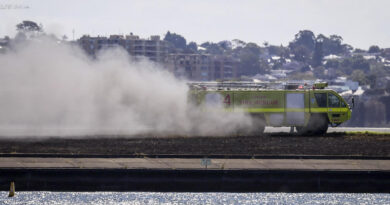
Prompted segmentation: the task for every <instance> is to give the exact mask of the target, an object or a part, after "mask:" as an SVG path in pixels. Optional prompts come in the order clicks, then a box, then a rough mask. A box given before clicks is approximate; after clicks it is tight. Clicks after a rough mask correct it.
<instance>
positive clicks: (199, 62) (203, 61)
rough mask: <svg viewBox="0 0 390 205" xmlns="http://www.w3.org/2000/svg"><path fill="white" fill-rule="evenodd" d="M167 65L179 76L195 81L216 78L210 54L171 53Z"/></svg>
mask: <svg viewBox="0 0 390 205" xmlns="http://www.w3.org/2000/svg"><path fill="white" fill-rule="evenodd" d="M167 67H168V70H169V71H171V72H172V73H174V75H175V76H177V77H181V78H186V79H188V80H193V81H209V80H214V64H213V58H212V56H210V55H206V54H184V53H180V54H170V55H169V56H168V59H167Z"/></svg>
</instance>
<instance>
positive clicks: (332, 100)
mask: <svg viewBox="0 0 390 205" xmlns="http://www.w3.org/2000/svg"><path fill="white" fill-rule="evenodd" d="M328 100H329V101H328V105H329V107H340V99H339V98H338V97H337V96H336V95H334V94H332V93H329V94H328Z"/></svg>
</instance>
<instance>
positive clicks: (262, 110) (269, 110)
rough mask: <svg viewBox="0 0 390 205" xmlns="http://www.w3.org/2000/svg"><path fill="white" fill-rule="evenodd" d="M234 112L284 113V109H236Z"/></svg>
mask: <svg viewBox="0 0 390 205" xmlns="http://www.w3.org/2000/svg"><path fill="white" fill-rule="evenodd" d="M235 110H236V111H241V112H242V111H245V112H284V108H236V109H235Z"/></svg>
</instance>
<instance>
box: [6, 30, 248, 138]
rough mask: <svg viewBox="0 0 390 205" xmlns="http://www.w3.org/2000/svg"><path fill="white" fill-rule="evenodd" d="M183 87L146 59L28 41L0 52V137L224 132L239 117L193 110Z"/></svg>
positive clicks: (240, 121)
mask: <svg viewBox="0 0 390 205" xmlns="http://www.w3.org/2000/svg"><path fill="white" fill-rule="evenodd" d="M187 92H188V88H187V85H186V83H185V82H184V81H180V80H177V79H175V78H174V76H173V75H171V74H170V73H168V72H167V71H165V69H164V68H163V67H161V66H159V65H157V64H155V63H153V62H150V61H148V60H141V61H135V60H132V58H130V56H129V55H128V54H127V53H126V51H124V50H122V49H120V48H116V49H110V50H105V51H102V52H101V53H99V54H98V56H97V59H95V60H92V59H90V58H89V57H88V56H87V55H85V54H84V53H83V51H82V50H81V49H79V48H78V47H77V46H74V45H73V46H72V45H68V44H61V43H58V42H56V41H54V40H50V39H44V38H40V39H35V40H31V41H29V42H27V43H23V44H19V45H17V46H16V47H15V48H14V49H13V50H11V51H9V52H7V53H6V54H0V135H1V136H53V135H55V136H69V135H70V136H76V135H77V136H80V135H104V134H112V135H116V134H121V135H140V134H145V133H148V134H156V135H164V134H175V135H182V134H185V135H207V134H227V133H231V132H232V131H233V130H234V129H235V127H236V126H237V125H239V124H241V125H242V124H248V123H249V120H248V119H247V118H246V117H245V116H244V115H243V114H237V113H235V114H229V113H224V112H219V113H212V112H211V113H210V112H207V113H205V112H202V111H199V110H198V109H197V108H196V107H193V106H191V105H190V104H189V103H188V102H187Z"/></svg>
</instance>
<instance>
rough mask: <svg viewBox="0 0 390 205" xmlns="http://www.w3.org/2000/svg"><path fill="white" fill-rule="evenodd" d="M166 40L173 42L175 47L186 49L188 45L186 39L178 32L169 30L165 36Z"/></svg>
mask: <svg viewBox="0 0 390 205" xmlns="http://www.w3.org/2000/svg"><path fill="white" fill-rule="evenodd" d="M164 41H167V42H169V43H171V44H172V45H173V46H174V47H175V48H178V49H182V50H185V49H186V46H187V41H186V39H185V38H184V37H183V36H181V35H179V34H176V33H171V32H169V31H168V32H167V33H166V34H165V37H164Z"/></svg>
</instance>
